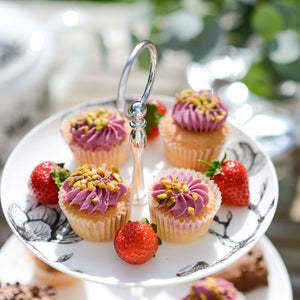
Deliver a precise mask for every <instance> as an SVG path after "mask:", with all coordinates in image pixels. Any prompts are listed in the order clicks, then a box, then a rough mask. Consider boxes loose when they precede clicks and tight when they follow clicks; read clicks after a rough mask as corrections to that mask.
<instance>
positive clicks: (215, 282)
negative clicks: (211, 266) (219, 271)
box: [182, 277, 245, 300]
mask: <svg viewBox="0 0 300 300" xmlns="http://www.w3.org/2000/svg"><path fill="white" fill-rule="evenodd" d="M203 299H205V300H244V299H245V297H244V296H243V294H242V293H240V292H239V291H238V290H237V289H236V288H235V286H234V285H233V284H232V283H231V282H229V281H227V280H224V279H222V278H215V277H207V278H205V279H201V280H199V281H197V282H195V283H193V284H192V286H191V291H190V292H189V294H188V295H186V296H185V297H184V298H183V299H182V300H203Z"/></svg>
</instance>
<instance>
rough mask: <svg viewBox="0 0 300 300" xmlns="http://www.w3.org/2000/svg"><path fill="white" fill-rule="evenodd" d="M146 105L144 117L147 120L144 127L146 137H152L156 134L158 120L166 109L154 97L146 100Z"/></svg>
mask: <svg viewBox="0 0 300 300" xmlns="http://www.w3.org/2000/svg"><path fill="white" fill-rule="evenodd" d="M146 106H147V114H146V116H145V119H146V121H147V125H146V128H145V131H146V134H147V137H148V139H153V138H154V137H156V136H158V134H159V132H158V123H159V120H160V119H161V117H162V116H163V115H165V113H166V112H167V109H166V107H165V105H164V104H163V103H161V102H160V101H159V100H156V99H149V100H148V101H147V102H146Z"/></svg>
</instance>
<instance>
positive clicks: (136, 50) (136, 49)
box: [117, 41, 157, 119]
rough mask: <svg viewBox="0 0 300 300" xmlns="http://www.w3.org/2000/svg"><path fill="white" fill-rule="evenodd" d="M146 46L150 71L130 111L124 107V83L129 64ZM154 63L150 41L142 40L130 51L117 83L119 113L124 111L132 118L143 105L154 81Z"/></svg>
mask: <svg viewBox="0 0 300 300" xmlns="http://www.w3.org/2000/svg"><path fill="white" fill-rule="evenodd" d="M145 48H147V49H148V50H149V52H150V71H149V77H148V81H147V84H146V88H145V90H144V93H143V95H142V98H141V99H140V101H139V103H138V104H135V105H136V108H134V107H132V108H131V109H132V111H130V110H127V111H126V109H125V105H126V103H125V91H126V84H127V80H128V77H129V73H130V70H131V66H132V64H133V62H134V60H135V59H136V58H137V56H138V55H139V54H140V53H141V52H142V51H143V50H144V49H145ZM156 63H157V51H156V48H155V46H154V44H152V43H151V42H150V41H142V42H140V43H139V44H137V45H136V46H135V47H134V49H133V50H132V52H131V53H130V55H129V57H128V60H127V63H126V65H125V67H124V69H123V72H122V75H121V80H120V83H119V88H118V97H117V100H118V101H117V106H118V110H119V111H120V112H121V113H124V114H125V115H126V116H127V117H128V118H129V119H134V118H135V117H137V115H136V112H137V111H138V110H139V109H140V108H141V107H142V106H143V105H145V103H146V101H147V99H148V97H149V95H150V91H151V88H152V85H153V81H154V76H155V69H156Z"/></svg>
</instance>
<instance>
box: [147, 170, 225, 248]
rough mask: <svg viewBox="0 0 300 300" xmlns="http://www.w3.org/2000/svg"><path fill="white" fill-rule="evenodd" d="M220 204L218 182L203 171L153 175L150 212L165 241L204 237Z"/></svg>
mask: <svg viewBox="0 0 300 300" xmlns="http://www.w3.org/2000/svg"><path fill="white" fill-rule="evenodd" d="M220 204H221V193H220V191H219V189H218V187H217V185H216V184H214V183H213V181H211V180H210V179H208V178H207V177H205V176H204V174H202V173H200V172H196V171H194V170H189V169H171V170H167V171H166V172H163V173H161V174H159V175H158V176H157V177H156V178H154V181H153V184H152V185H151V187H150V190H149V211H150V219H151V222H152V223H155V224H156V225H157V235H158V236H159V237H160V238H161V239H162V240H164V241H166V242H172V243H187V242H192V241H194V240H196V239H197V238H199V237H200V236H203V235H204V234H205V233H206V232H207V231H208V229H209V227H210V225H211V222H212V220H213V218H214V216H215V215H216V213H217V211H218V209H219V208H220Z"/></svg>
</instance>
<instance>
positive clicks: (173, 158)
mask: <svg viewBox="0 0 300 300" xmlns="http://www.w3.org/2000/svg"><path fill="white" fill-rule="evenodd" d="M163 145H164V149H165V153H166V158H167V160H168V161H169V162H170V164H171V165H173V166H174V167H177V168H186V169H194V170H196V171H205V170H207V166H206V165H205V164H203V163H201V162H200V160H204V161H207V162H211V161H212V160H214V159H217V158H218V156H219V154H220V152H221V150H222V148H223V144H222V145H216V146H214V147H213V148H206V149H205V150H201V149H193V148H188V147H187V146H182V145H180V144H178V143H176V142H171V141H170V140H169V139H168V138H166V137H164V138H163Z"/></svg>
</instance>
